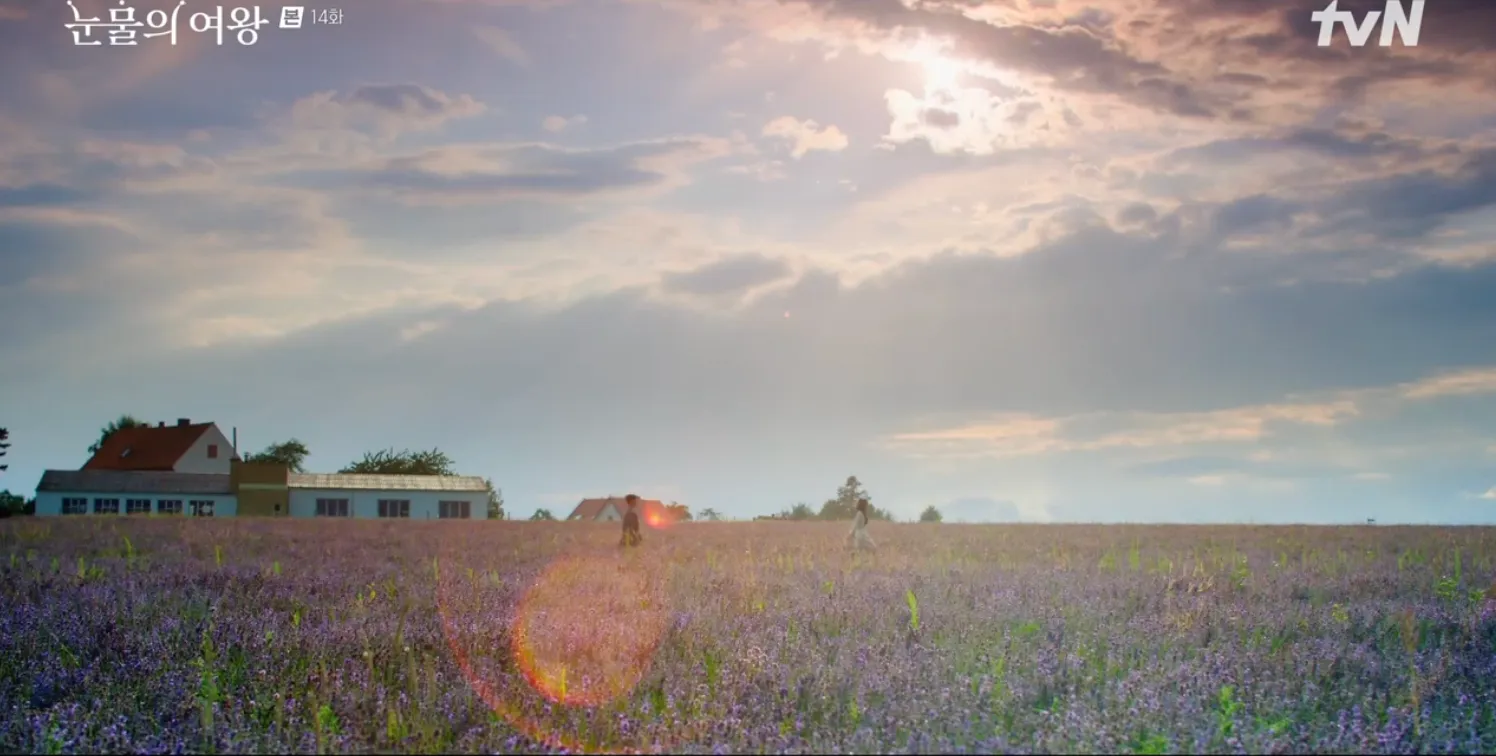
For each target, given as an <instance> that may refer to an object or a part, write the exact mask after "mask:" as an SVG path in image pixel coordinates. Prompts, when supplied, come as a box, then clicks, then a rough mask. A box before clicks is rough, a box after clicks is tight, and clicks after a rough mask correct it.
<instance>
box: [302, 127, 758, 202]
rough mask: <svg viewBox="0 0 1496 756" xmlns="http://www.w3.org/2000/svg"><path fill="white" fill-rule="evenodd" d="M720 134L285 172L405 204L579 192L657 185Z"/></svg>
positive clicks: (458, 148) (516, 148)
mask: <svg viewBox="0 0 1496 756" xmlns="http://www.w3.org/2000/svg"><path fill="white" fill-rule="evenodd" d="M729 152H730V147H729V145H728V144H727V143H726V142H725V141H724V140H719V139H713V138H709V137H679V138H670V139H659V140H652V141H645V142H633V143H627V144H622V145H617V146H614V147H605V148H595V149H567V148H562V147H556V146H553V145H549V144H543V143H513V144H503V143H499V144H493V143H475V144H462V143H453V144H447V145H443V146H440V147H433V148H431V149H427V150H422V151H420V152H415V153H407V154H403V155H398V156H389V157H378V158H374V159H371V160H368V161H366V162H364V163H362V164H357V165H355V166H353V167H350V168H346V169H339V170H323V171H303V172H300V173H291V174H286V175H285V176H284V177H283V180H284V181H286V182H288V183H289V184H291V185H296V186H303V187H308V188H315V189H321V190H342V191H355V192H358V191H372V192H380V193H389V194H391V195H392V196H395V197H398V198H400V199H401V200H403V201H407V202H413V203H453V202H456V203H464V202H489V201H495V200H505V199H516V198H530V199H544V198H579V197H589V196H602V195H607V194H615V193H620V192H638V191H660V190H667V189H670V188H673V187H675V186H679V185H681V184H684V183H686V182H687V181H688V177H687V175H686V169H687V168H688V167H689V166H691V165H692V164H695V163H698V162H702V161H706V160H712V159H715V158H718V157H722V156H724V155H727V154H729Z"/></svg>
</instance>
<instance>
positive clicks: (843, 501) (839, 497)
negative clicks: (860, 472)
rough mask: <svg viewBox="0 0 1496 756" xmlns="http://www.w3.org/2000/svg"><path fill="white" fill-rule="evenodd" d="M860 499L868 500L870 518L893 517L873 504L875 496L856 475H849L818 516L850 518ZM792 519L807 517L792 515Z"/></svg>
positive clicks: (822, 517) (837, 518)
mask: <svg viewBox="0 0 1496 756" xmlns="http://www.w3.org/2000/svg"><path fill="white" fill-rule="evenodd" d="M858 499H867V500H868V508H867V517H868V519H869V520H892V519H893V517H892V516H890V515H889V514H888V513H887V512H885V511H883V510H881V509H879V508H877V507H875V506H873V504H872V501H873V497H872V496H870V495H868V492H867V489H865V488H863V487H862V482H861V481H859V480H857V476H856V475H850V476H848V477H847V482H846V483H843V484H842V485H841V487H840V488H837V489H836V498H834V499H828V500H826V503H825V504H822V505H821V511H820V513H819V514H818V515H817V516H818V517H819V518H820V519H822V520H850V519H852V514H853V513H854V512H856V511H857V500H858ZM797 508H798V505H797ZM807 509H809V507H807ZM790 519H797V520H798V519H807V518H800V517H792V518H790Z"/></svg>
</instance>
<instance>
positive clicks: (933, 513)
mask: <svg viewBox="0 0 1496 756" xmlns="http://www.w3.org/2000/svg"><path fill="white" fill-rule="evenodd" d="M943 519H945V518H944V517H943V516H941V514H940V510H938V509H936V508H935V506H934V505H931V506H928V507H925V511H923V512H920V513H919V521H920V522H940V521H941V520H943Z"/></svg>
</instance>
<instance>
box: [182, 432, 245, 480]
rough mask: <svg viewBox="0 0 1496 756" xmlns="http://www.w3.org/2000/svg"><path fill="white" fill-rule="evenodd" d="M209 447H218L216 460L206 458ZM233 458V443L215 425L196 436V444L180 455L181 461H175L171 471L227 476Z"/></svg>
mask: <svg viewBox="0 0 1496 756" xmlns="http://www.w3.org/2000/svg"><path fill="white" fill-rule="evenodd" d="M209 446H217V447H218V457H217V458H216V459H215V458H209V457H208V447H209ZM233 458H234V445H233V442H231V441H229V439H228V437H227V436H225V435H223V431H221V430H219V429H218V426H217V425H216V424H215V425H212V426H210V427H209V428H208V429H207V430H205V431H203V435H201V436H198V438H197V442H196V443H194V444H193V445H192V448H190V449H188V450H187V453H186V454H183V455H182V458H181V459H179V460H177V464H176V466H174V467H173V468H172V470H173V471H174V472H180V473H215V474H218V475H228V474H229V467H230V466H231V465H230V463H231V462H232V460H233Z"/></svg>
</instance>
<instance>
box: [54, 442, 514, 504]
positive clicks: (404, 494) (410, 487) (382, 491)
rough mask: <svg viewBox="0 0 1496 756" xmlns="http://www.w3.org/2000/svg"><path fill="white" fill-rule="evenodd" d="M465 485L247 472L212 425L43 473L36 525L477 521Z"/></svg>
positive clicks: (481, 496)
mask: <svg viewBox="0 0 1496 756" xmlns="http://www.w3.org/2000/svg"><path fill="white" fill-rule="evenodd" d="M487 508H488V484H487V483H486V482H484V480H483V479H482V478H479V477H473V476H441V475H342V474H336V475H330V474H309V473H293V472H291V471H290V470H289V469H287V467H286V466H285V465H280V464H260V463H246V462H244V461H242V460H241V459H240V457H239V455H238V454H236V453H235V452H234V447H233V444H232V442H230V441H229V439H228V438H226V437H225V436H224V435H223V432H222V431H220V430H219V429H218V427H217V426H216V425H215V424H213V423H198V424H193V423H192V422H190V421H189V420H187V419H185V418H184V419H181V420H178V421H177V424H176V425H172V426H168V425H166V424H165V423H161V424H158V425H157V426H155V427H149V426H147V427H141V428H127V429H124V430H120V431H116V432H115V433H113V434H111V435H110V436H109V438H108V439H106V440H105V441H104V443H103V444H102V445H101V446H100V448H99V450H98V452H97V453H95V454H94V455H93V457H92V458H91V459H89V460H88V462H87V463H85V464H84V465H83V468H82V469H80V470H47V471H46V472H44V473H43V474H42V479H41V482H40V483H38V484H37V487H36V513H37V514H38V515H85V514H101V515H103V514H162V515H181V514H185V515H191V516H194V517H234V516H258V517H360V518H381V517H388V518H413V519H423V520H424V519H471V518H477V519H485V518H486V517H487V516H488V513H487Z"/></svg>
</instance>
